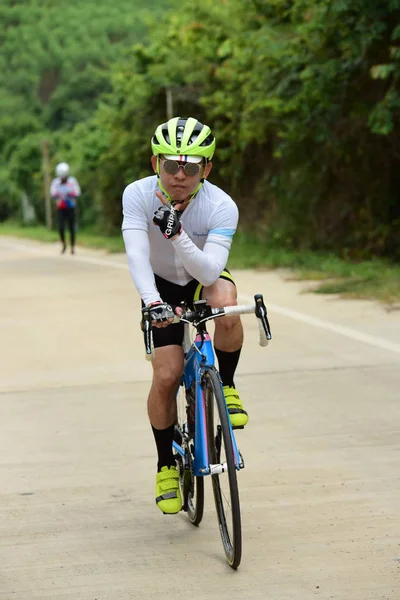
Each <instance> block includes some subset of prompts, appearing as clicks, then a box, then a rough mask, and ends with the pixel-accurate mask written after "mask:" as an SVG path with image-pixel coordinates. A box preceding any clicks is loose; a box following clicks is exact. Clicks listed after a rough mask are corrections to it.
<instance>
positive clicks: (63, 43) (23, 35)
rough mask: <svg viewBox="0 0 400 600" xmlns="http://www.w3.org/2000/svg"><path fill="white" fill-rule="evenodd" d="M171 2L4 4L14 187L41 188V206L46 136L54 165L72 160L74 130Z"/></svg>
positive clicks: (8, 158)
mask: <svg viewBox="0 0 400 600" xmlns="http://www.w3.org/2000/svg"><path fill="white" fill-rule="evenodd" d="M164 5H165V2H163V1H162V0H161V1H160V0H149V1H148V2H147V3H146V7H145V8H142V6H141V3H140V2H139V1H138V0H137V1H132V0H116V1H115V2H109V1H108V0H97V2H96V3H94V2H93V1H92V0H83V1H81V2H78V3H74V2H69V0H35V2H22V1H8V2H3V3H2V5H1V6H0V49H1V52H0V90H1V91H0V157H1V158H2V162H3V163H8V164H10V165H11V166H10V169H9V170H8V172H9V174H10V177H11V178H12V186H14V187H17V188H19V190H20V193H21V192H22V191H24V192H26V193H28V195H29V196H30V197H31V195H32V193H33V194H34V196H33V198H32V197H31V200H32V201H33V202H34V204H35V203H37V204H38V206H39V201H38V198H36V196H35V194H36V195H37V194H39V195H40V196H41V201H43V189H42V187H43V186H42V185H41V186H39V187H38V185H37V181H36V180H37V179H38V178H39V177H41V173H40V168H41V159H40V139H42V138H47V140H48V141H49V142H50V144H51V147H52V150H53V156H52V158H53V160H52V164H53V165H54V164H55V162H57V160H61V159H62V160H69V156H68V154H66V155H65V154H62V155H61V149H62V150H63V152H64V151H66V150H67V148H68V145H69V142H68V136H69V134H70V131H71V130H72V128H73V127H75V126H78V125H79V124H81V123H84V122H85V121H86V120H87V119H89V118H90V117H91V116H92V115H93V113H94V112H95V110H96V108H97V106H98V104H99V99H100V98H101V96H102V94H104V93H106V92H108V91H110V90H111V83H110V79H111V75H110V70H111V68H112V67H114V66H115V64H116V63H117V62H118V60H120V58H121V57H122V56H123V54H124V52H125V50H126V49H127V48H129V46H130V45H131V44H133V43H134V42H137V41H139V40H141V39H142V38H144V36H145V34H146V28H147V24H146V19H147V18H148V14H150V13H152V12H155V14H157V13H158V11H161V10H162V9H163V7H164ZM36 134H38V135H37V136H36ZM35 136H36V137H35ZM34 143H36V144H37V145H36V149H35V148H34V147H33V145H34ZM57 151H58V153H57V155H56V156H55V155H54V154H55V153H56V152H57ZM39 189H40V192H39ZM17 195H18V194H17ZM19 195H20V194H19ZM86 200H87V201H89V202H90V198H86ZM0 202H3V204H2V206H3V212H4V213H7V210H8V209H9V210H12V206H13V202H12V201H11V200H10V201H7V210H6V204H5V203H4V201H2V200H0ZM42 203H43V202H42Z"/></svg>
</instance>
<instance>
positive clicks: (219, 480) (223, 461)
mask: <svg viewBox="0 0 400 600" xmlns="http://www.w3.org/2000/svg"><path fill="white" fill-rule="evenodd" d="M203 390H204V393H205V400H206V415H207V440H208V452H209V457H210V464H213V465H216V468H218V465H219V469H220V470H221V471H222V472H221V473H220V474H215V475H211V479H212V486H213V492H214V500H215V507H216V510H217V518H218V523H219V529H220V533H221V538H222V544H223V546H224V550H225V554H226V557H227V559H228V563H229V565H230V566H231V567H232V568H233V569H237V567H238V566H239V564H240V559H241V556H242V530H241V519H240V503H239V491H238V484H237V477H236V466H235V461H234V454H233V443H232V436H231V430H230V427H229V422H228V413H227V409H226V403H225V397H224V394H223V391H222V387H221V384H220V381H219V377H218V374H217V371H216V370H215V369H209V370H207V371H206V372H205V374H204V384H203Z"/></svg>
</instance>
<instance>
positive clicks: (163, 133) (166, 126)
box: [151, 117, 215, 204]
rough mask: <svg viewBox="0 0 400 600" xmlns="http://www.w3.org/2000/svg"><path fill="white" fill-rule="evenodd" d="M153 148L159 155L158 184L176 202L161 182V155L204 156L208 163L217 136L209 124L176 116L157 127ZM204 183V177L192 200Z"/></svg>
mask: <svg viewBox="0 0 400 600" xmlns="http://www.w3.org/2000/svg"><path fill="white" fill-rule="evenodd" d="M151 149H152V151H153V155H154V156H157V177H158V186H159V188H160V190H161V191H162V193H163V194H164V196H165V197H166V198H167V200H168V201H169V202H171V203H172V204H174V201H173V200H172V198H171V197H170V196H169V195H168V194H167V192H166V190H165V189H164V187H163V185H162V184H161V179H160V155H161V154H164V155H166V156H168V157H171V156H176V157H181V158H180V160H188V158H185V157H189V156H202V157H203V158H204V159H205V162H206V163H207V162H208V161H210V160H211V159H212V157H213V155H214V151H215V138H214V136H213V134H212V133H211V129H210V128H209V127H208V125H204V124H203V123H200V121H198V120H197V119H194V118H193V117H188V118H187V119H183V118H181V117H174V118H173V119H170V120H169V121H167V122H166V123H162V124H161V125H159V126H158V127H157V129H156V131H155V133H154V135H153V137H152V139H151ZM203 183H204V178H202V179H201V180H200V183H199V185H198V186H197V187H196V189H194V190H193V192H192V193H191V196H190V200H192V199H193V198H194V197H195V195H196V194H197V192H198V191H199V190H200V188H201V186H202V185H203Z"/></svg>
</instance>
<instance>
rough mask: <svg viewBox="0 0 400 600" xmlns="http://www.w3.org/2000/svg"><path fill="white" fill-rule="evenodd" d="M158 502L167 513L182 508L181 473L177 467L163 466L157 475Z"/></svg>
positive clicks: (172, 512) (175, 511) (171, 513)
mask: <svg viewBox="0 0 400 600" xmlns="http://www.w3.org/2000/svg"><path fill="white" fill-rule="evenodd" d="M156 504H157V506H158V508H159V509H160V510H161V511H162V512H163V513H164V514H166V515H174V514H176V513H178V512H180V511H181V510H182V498H181V491H180V489H179V474H178V471H177V469H176V467H162V468H161V471H159V472H158V473H157V477H156Z"/></svg>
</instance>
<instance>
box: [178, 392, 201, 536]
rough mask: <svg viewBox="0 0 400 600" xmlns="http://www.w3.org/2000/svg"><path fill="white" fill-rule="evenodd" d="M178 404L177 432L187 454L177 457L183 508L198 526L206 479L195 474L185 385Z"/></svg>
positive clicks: (192, 441) (179, 395)
mask: <svg viewBox="0 0 400 600" xmlns="http://www.w3.org/2000/svg"><path fill="white" fill-rule="evenodd" d="M176 402H177V425H176V430H177V431H178V434H179V435H180V445H181V447H182V448H183V450H184V452H185V456H184V458H183V457H182V456H178V457H177V466H178V472H179V481H180V486H181V494H182V508H183V510H184V511H185V512H187V515H188V518H189V521H190V522H191V523H192V524H193V525H196V526H198V525H199V524H200V522H201V520H202V518H203V512H204V477H196V476H195V475H194V474H193V462H194V456H193V452H194V440H193V439H192V438H191V437H190V436H189V435H188V426H187V423H188V414H187V410H188V406H187V400H186V388H185V385H184V384H182V385H181V386H180V388H179V390H178V393H177V397H176Z"/></svg>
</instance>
